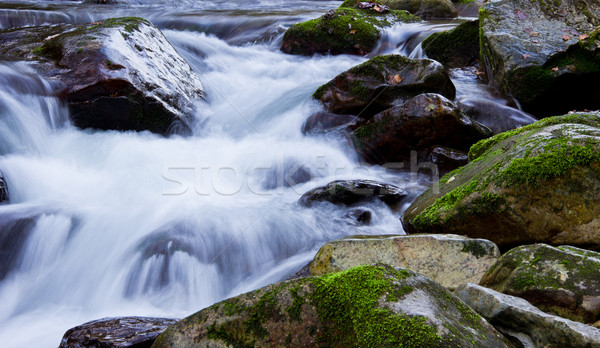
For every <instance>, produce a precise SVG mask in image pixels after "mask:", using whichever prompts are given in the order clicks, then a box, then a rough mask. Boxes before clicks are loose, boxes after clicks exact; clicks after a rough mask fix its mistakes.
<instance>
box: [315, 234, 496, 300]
mask: <svg viewBox="0 0 600 348" xmlns="http://www.w3.org/2000/svg"><path fill="white" fill-rule="evenodd" d="M499 259H500V251H499V250H498V247H497V246H496V244H494V243H492V242H490V241H488V240H485V239H471V238H466V237H462V236H458V235H451V234H448V235H441V234H440V235H431V234H430V235H426V234H423V235H412V236H390V235H386V236H351V237H347V238H343V239H339V240H334V241H331V242H328V243H326V244H325V245H323V246H322V247H321V248H320V249H319V251H318V252H317V255H316V256H315V257H314V258H313V261H312V262H311V264H310V273H311V275H313V276H321V275H324V274H328V273H335V272H339V271H343V270H346V269H349V268H352V267H355V266H358V265H364V264H366V265H373V264H378V263H384V264H388V265H391V266H394V267H402V268H406V269H409V270H411V271H414V272H417V273H420V274H423V275H425V276H427V277H429V278H431V279H432V280H434V281H436V282H438V283H440V284H441V285H443V286H445V287H446V288H449V289H455V288H456V287H457V286H459V285H461V284H464V283H479V281H480V280H481V277H482V276H483V275H484V274H485V273H486V272H487V270H488V269H489V268H490V266H492V265H493V264H494V263H496V261H498V260H499Z"/></svg>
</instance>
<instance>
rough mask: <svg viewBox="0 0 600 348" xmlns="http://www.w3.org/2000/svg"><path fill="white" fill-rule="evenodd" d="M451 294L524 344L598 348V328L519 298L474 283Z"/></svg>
mask: <svg viewBox="0 0 600 348" xmlns="http://www.w3.org/2000/svg"><path fill="white" fill-rule="evenodd" d="M454 294H455V295H456V296H457V297H458V298H460V299H461V300H462V301H463V302H465V303H466V304H467V305H469V307H471V308H472V309H473V310H475V311H476V312H477V313H479V314H480V315H481V316H483V317H484V318H485V319H487V320H488V321H489V322H490V324H492V325H493V326H494V327H495V328H496V329H497V330H498V331H500V332H501V333H502V334H504V335H505V336H506V337H510V338H512V339H513V340H515V341H518V342H519V343H520V344H521V346H523V347H548V348H562V347H571V348H589V347H600V330H598V329H596V328H594V327H592V326H589V325H584V324H582V323H578V322H575V321H571V320H569V319H565V318H561V317H559V316H555V315H550V314H548V313H544V312H542V311H541V310H539V309H538V308H536V307H535V306H533V305H532V304H531V303H529V302H527V301H525V300H524V299H522V298H518V297H515V296H509V295H505V294H502V293H499V292H497V291H494V290H492V289H488V288H484V287H482V286H479V285H475V284H464V285H461V286H460V287H459V288H458V289H456V291H455V292H454Z"/></svg>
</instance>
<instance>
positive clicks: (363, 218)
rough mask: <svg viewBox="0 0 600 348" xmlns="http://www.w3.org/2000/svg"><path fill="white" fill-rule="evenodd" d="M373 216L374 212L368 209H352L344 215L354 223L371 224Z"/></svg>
mask: <svg viewBox="0 0 600 348" xmlns="http://www.w3.org/2000/svg"><path fill="white" fill-rule="evenodd" d="M372 217H373V213H372V212H371V211H370V210H368V209H352V210H350V211H349V212H348V213H347V214H346V215H344V218H346V219H348V220H350V221H351V222H352V224H353V225H369V224H370V223H371V219H372Z"/></svg>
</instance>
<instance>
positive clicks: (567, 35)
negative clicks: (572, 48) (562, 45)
mask: <svg viewBox="0 0 600 348" xmlns="http://www.w3.org/2000/svg"><path fill="white" fill-rule="evenodd" d="M562 39H563V40H564V41H569V40H571V35H569V34H565V35H563V37H562Z"/></svg>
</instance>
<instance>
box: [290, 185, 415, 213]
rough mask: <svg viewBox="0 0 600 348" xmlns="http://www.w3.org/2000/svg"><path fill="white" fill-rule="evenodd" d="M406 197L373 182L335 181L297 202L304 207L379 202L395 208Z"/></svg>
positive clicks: (395, 190) (396, 188) (389, 186)
mask: <svg viewBox="0 0 600 348" xmlns="http://www.w3.org/2000/svg"><path fill="white" fill-rule="evenodd" d="M407 195H408V193H407V192H406V191H404V190H403V189H401V188H399V187H397V186H394V185H390V184H384V183H380V182H377V181H373V180H336V181H332V182H330V183H329V184H327V185H326V186H321V187H317V188H314V189H312V190H310V191H308V192H306V193H305V194H303V195H302V197H300V201H299V202H300V204H302V205H304V206H311V205H313V204H314V203H316V202H329V203H333V204H341V205H346V206H352V205H355V204H359V203H367V202H372V201H375V200H379V201H382V202H384V203H385V204H387V205H388V206H390V207H391V208H395V207H396V206H397V205H398V203H400V201H402V200H403V199H404V198H405V197H406V196H407Z"/></svg>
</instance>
